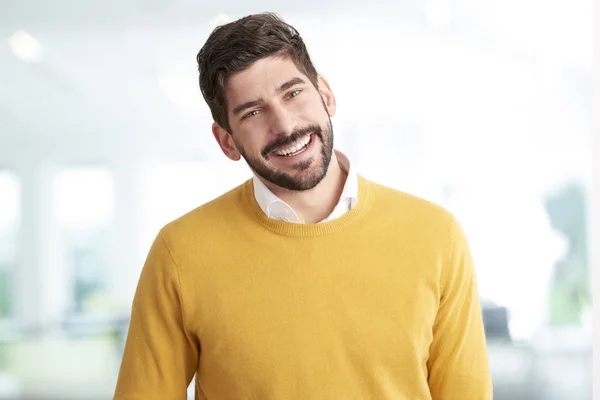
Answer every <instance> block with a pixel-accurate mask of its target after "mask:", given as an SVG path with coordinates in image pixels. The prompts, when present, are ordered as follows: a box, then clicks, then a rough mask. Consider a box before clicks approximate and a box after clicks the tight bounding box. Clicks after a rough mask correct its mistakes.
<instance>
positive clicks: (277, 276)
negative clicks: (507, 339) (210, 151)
mask: <svg viewBox="0 0 600 400" xmlns="http://www.w3.org/2000/svg"><path fill="white" fill-rule="evenodd" d="M197 60H198V67H199V72H200V88H201V91H202V94H203V96H204V98H205V100H206V102H207V104H208V106H209V108H210V110H211V112H212V116H213V119H214V124H213V127H212V131H213V134H214V137H215V139H216V141H217V143H218V144H219V146H220V148H221V149H222V151H223V153H224V154H225V155H226V156H227V157H229V158H230V159H232V160H234V161H238V160H240V159H242V158H243V159H244V160H245V161H246V163H247V164H248V166H249V167H250V169H251V170H252V172H253V174H254V176H253V178H252V179H249V180H248V181H246V182H244V183H242V184H241V185H240V186H239V187H237V188H235V189H233V190H231V191H230V192H228V193H225V194H224V195H222V196H221V197H219V198H217V199H215V200H213V201H211V202H209V203H207V204H205V205H202V206H200V207H198V208H197V209H195V210H193V211H191V212H189V213H188V214H186V215H184V216H182V217H180V218H178V219H177V220H175V221H173V222H171V223H169V224H167V225H166V226H165V227H164V228H163V229H162V230H161V231H160V233H159V234H158V236H157V238H156V240H155V242H154V244H153V245H152V247H151V249H150V252H149V254H148V258H147V260H146V263H145V265H144V267H143V271H142V274H141V276H140V280H139V283H138V288H137V290H136V293H135V298H134V302H133V308H132V315H131V324H130V328H129V333H128V336H127V342H126V346H125V352H124V356H123V360H122V364H121V370H120V373H119V378H118V382H117V387H116V391H115V397H114V398H115V399H117V400H138V399H139V400H141V399H144V400H148V399H150V400H152V399H161V400H163V399H185V398H186V390H187V387H188V385H189V384H190V382H191V381H192V379H193V377H194V376H196V387H195V393H196V399H209V400H213V399H215V400H218V399H261V400H263V399H265V400H266V399H286V400H293V399H303V400H305V399H397V400H426V399H427V400H430V399H433V400H442V399H443V400H452V399H460V400H464V399H468V400H484V399H485V400H487V399H491V398H492V385H491V379H490V371H489V366H488V356H487V350H486V341H485V335H484V329H483V323H482V317H481V311H480V304H479V299H478V293H477V282H476V277H475V272H474V266H473V262H472V259H471V255H470V250H469V246H468V243H467V240H466V238H465V235H464V233H463V231H462V229H461V227H460V225H459V224H458V223H457V221H456V219H455V218H454V217H453V216H452V215H451V214H450V213H449V212H447V211H446V210H444V209H443V208H441V207H440V206H437V205H435V204H432V203H430V202H427V201H425V200H423V199H420V198H417V197H415V196H412V195H409V194H407V193H403V192H400V191H397V190H393V189H390V188H387V187H384V186H382V185H379V184H376V183H374V182H372V181H370V180H367V179H365V178H364V177H362V176H360V175H358V174H356V173H355V172H354V171H353V170H352V167H351V165H350V162H349V160H348V158H347V157H346V156H345V155H343V154H342V153H341V152H339V151H336V150H334V140H333V126H332V123H331V119H330V118H331V117H332V116H333V115H334V114H335V111H336V101H335V97H334V95H333V92H332V90H331V88H330V86H329V84H328V83H327V81H326V80H325V78H324V77H323V76H321V75H319V74H318V73H317V72H316V70H315V68H314V66H313V64H312V62H311V60H310V57H309V55H308V52H307V50H306V47H305V45H304V43H303V41H302V39H301V37H300V35H299V34H298V32H297V31H296V30H295V29H294V28H293V27H291V26H290V25H288V24H286V23H285V22H284V21H282V20H281V19H280V18H278V17H277V16H275V15H273V14H259V15H251V16H248V17H245V18H242V19H240V20H237V21H235V22H232V23H230V24H227V25H224V26H221V27H218V28H217V29H215V31H214V32H213V33H212V34H211V35H210V37H209V38H208V40H207V42H206V43H205V45H204V46H203V48H202V49H201V50H200V52H199V53H198V57H197Z"/></svg>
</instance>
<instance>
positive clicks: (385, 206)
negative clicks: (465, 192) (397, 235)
mask: <svg viewBox="0 0 600 400" xmlns="http://www.w3.org/2000/svg"><path fill="white" fill-rule="evenodd" d="M360 179H362V180H364V182H365V185H366V186H368V196H369V197H370V199H369V200H370V201H371V202H372V205H373V208H374V209H375V210H377V211H378V212H383V213H384V214H385V215H387V216H389V217H390V218H400V219H403V220H406V221H410V222H414V223H416V224H417V225H426V226H431V227H435V228H437V229H442V230H443V229H446V230H450V229H452V226H453V225H454V224H455V223H456V218H455V217H454V215H453V214H452V213H451V212H450V211H448V210H447V209H446V208H445V207H443V206H442V205H440V204H437V203H435V202H433V201H430V200H427V199H424V198H422V197H419V196H417V195H415V194H412V193H408V192H405V191H402V190H398V189H394V188H391V187H388V186H385V185H382V184H379V183H376V182H373V181H370V180H367V179H365V178H362V177H361V178H360Z"/></svg>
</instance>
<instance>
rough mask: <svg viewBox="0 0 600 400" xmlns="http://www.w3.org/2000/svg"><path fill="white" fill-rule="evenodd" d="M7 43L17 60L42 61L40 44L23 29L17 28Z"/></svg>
mask: <svg viewBox="0 0 600 400" xmlns="http://www.w3.org/2000/svg"><path fill="white" fill-rule="evenodd" d="M8 45H9V46H10V49H11V51H12V52H13V54H14V55H15V57H17V58H18V59H19V60H21V61H23V62H26V63H37V62H40V61H42V45H41V43H40V42H38V41H37V39H36V38H34V37H33V36H31V35H30V34H28V33H27V32H25V31H22V30H18V31H16V32H15V33H14V34H13V35H12V36H11V37H10V38H8Z"/></svg>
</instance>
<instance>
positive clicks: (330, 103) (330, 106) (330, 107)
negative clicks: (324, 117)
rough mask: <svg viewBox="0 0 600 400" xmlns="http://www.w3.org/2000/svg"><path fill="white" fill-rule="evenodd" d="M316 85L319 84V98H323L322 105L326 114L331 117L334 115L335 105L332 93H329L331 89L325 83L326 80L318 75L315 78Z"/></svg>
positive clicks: (327, 83)
mask: <svg viewBox="0 0 600 400" xmlns="http://www.w3.org/2000/svg"><path fill="white" fill-rule="evenodd" d="M317 83H318V84H319V93H320V94H321V97H322V98H323V103H324V104H325V108H327V112H328V113H329V116H330V117H333V116H334V115H335V110H336V103H335V96H334V95H333V92H332V91H331V88H330V87H329V82H327V80H326V79H325V78H324V77H323V76H322V75H319V76H318V77H317Z"/></svg>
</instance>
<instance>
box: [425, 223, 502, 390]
mask: <svg viewBox="0 0 600 400" xmlns="http://www.w3.org/2000/svg"><path fill="white" fill-rule="evenodd" d="M440 280H441V282H440V304H439V309H438V313H437V316H436V319H435V323H434V326H433V342H432V344H431V347H430V358H429V362H428V369H429V389H430V391H431V395H432V399H433V400H452V399H457V400H458V399H460V400H463V399H469V400H491V399H492V382H491V375H490V369H489V361H488V353H487V345H486V340H485V332H484V328H483V318H482V315H481V306H480V303H479V294H478V290H477V280H476V276H475V270H474V266H473V260H472V258H471V252H470V249H469V245H468V243H467V240H466V237H465V235H464V232H463V230H462V228H461V227H460V226H459V224H458V222H457V221H456V220H455V219H454V218H452V223H451V228H450V247H449V250H448V255H447V259H446V262H445V263H444V264H443V266H442V271H441V278H440Z"/></svg>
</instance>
